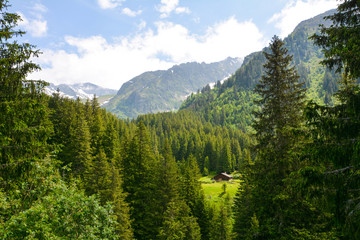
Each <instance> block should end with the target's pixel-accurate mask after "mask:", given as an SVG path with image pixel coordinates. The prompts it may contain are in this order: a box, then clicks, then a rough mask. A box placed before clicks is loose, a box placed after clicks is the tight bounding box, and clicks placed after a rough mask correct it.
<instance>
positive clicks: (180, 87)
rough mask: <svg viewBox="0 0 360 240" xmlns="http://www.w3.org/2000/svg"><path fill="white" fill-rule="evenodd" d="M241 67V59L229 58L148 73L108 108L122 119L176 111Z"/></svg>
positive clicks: (122, 90) (126, 87)
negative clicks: (195, 93) (204, 88)
mask: <svg viewBox="0 0 360 240" xmlns="http://www.w3.org/2000/svg"><path fill="white" fill-rule="evenodd" d="M241 63H242V61H241V60H240V59H238V58H227V59H225V60H224V61H221V62H216V63H210V64H206V63H196V62H192V63H184V64H180V65H175V66H173V67H172V68H170V69H168V70H166V71H153V72H145V73H143V74H141V75H139V76H137V77H135V78H133V79H131V80H130V81H128V82H126V83H125V84H124V85H123V86H122V87H121V88H120V90H119V92H118V93H117V95H116V96H115V97H114V98H112V99H111V100H110V102H109V103H107V104H106V105H104V107H105V108H106V109H107V110H109V111H110V112H112V113H115V114H116V115H117V116H119V117H122V118H126V117H130V118H134V117H137V116H138V115H140V114H146V113H156V112H162V111H172V110H175V109H178V108H179V107H180V105H181V103H182V101H183V100H185V99H186V97H187V96H189V94H191V93H192V92H196V91H197V90H198V89H200V88H202V87H203V86H205V85H206V84H209V83H213V82H216V81H219V80H222V79H224V78H226V77H229V76H230V75H231V74H233V73H234V72H235V71H236V70H237V69H238V68H239V67H240V66H241Z"/></svg>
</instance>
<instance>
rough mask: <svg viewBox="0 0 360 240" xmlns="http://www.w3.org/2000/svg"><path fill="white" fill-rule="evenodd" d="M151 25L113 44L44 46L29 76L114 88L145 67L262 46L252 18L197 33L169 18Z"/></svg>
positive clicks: (97, 40)
mask: <svg viewBox="0 0 360 240" xmlns="http://www.w3.org/2000/svg"><path fill="white" fill-rule="evenodd" d="M155 25H156V28H155V29H154V30H152V29H149V28H147V29H144V30H142V32H139V33H138V34H136V35H131V36H127V37H120V38H118V40H117V41H116V42H113V43H109V42H108V41H107V40H106V39H104V38H103V37H101V36H93V37H90V38H75V37H70V36H68V37H66V38H65V43H66V45H68V46H71V47H73V48H75V49H76V52H75V53H70V52H65V51H63V50H61V51H51V50H44V51H43V52H44V54H43V55H42V56H41V57H40V58H39V59H38V61H39V63H40V65H42V66H43V70H42V71H41V72H38V73H34V74H33V75H34V76H32V78H34V79H43V80H46V81H50V82H54V83H66V82H67V83H74V82H93V83H95V84H98V85H100V86H106V87H110V88H115V89H118V88H119V87H120V86H121V85H122V84H123V83H124V82H126V81H128V80H130V79H131V78H133V77H135V76H137V75H139V74H141V73H143V72H145V71H151V70H158V69H168V68H170V67H171V66H172V65H174V64H179V63H183V62H189V61H198V62H202V61H204V62H214V61H220V60H223V59H225V58H226V57H229V56H232V57H244V56H245V55H247V54H249V53H251V52H254V51H257V50H260V49H261V48H262V47H263V46H264V45H265V42H264V39H263V35H262V34H261V33H260V31H259V30H258V28H257V27H256V26H255V24H254V23H253V22H252V21H246V22H238V21H237V20H236V19H235V17H231V18H229V19H228V20H226V21H223V22H220V23H218V24H216V25H214V26H212V27H209V28H208V30H207V32H206V33H205V34H204V35H201V36H199V35H195V34H192V33H191V32H189V30H188V29H187V28H185V27H184V26H182V25H179V24H174V23H171V22H157V23H156V24H155ZM145 26H146V25H145V23H142V27H145Z"/></svg>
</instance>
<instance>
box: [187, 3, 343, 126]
mask: <svg viewBox="0 0 360 240" xmlns="http://www.w3.org/2000/svg"><path fill="white" fill-rule="evenodd" d="M332 13H334V10H333V11H329V12H326V13H324V14H321V15H319V16H316V17H314V18H312V19H309V20H306V21H303V22H302V23H300V24H299V25H298V26H297V27H296V28H295V30H294V31H293V32H292V33H291V34H290V35H289V36H288V37H286V38H285V39H284V42H285V47H286V48H287V49H288V50H289V54H290V55H293V56H294V58H293V61H292V62H291V65H292V66H295V68H296V70H297V72H298V73H299V75H300V78H299V81H300V82H304V83H305V87H306V88H307V93H306V95H307V98H308V99H313V100H314V101H315V102H317V103H319V104H330V105H332V104H334V98H333V97H332V96H333V94H334V93H335V92H336V90H337V88H338V87H337V84H336V83H337V81H339V79H340V76H339V75H338V74H335V72H334V71H330V70H329V69H327V68H326V67H324V66H322V65H321V64H320V62H321V61H322V60H323V59H324V54H323V53H322V52H321V48H320V47H318V46H315V45H314V44H313V41H312V40H311V39H309V37H310V36H311V35H313V34H314V33H315V32H317V31H319V24H325V26H328V25H329V24H330V22H329V21H325V20H324V19H323V17H324V16H328V15H331V14H332ZM264 51H268V48H265V49H264ZM265 61H266V59H265V57H264V55H263V53H262V52H255V53H252V54H250V55H248V56H247V57H245V59H244V62H243V65H242V66H241V67H240V69H238V70H237V71H236V72H235V74H234V75H233V76H232V77H231V78H229V79H228V80H227V81H225V82H224V83H223V84H220V83H218V84H217V85H216V87H215V88H214V89H210V87H209V86H206V87H204V88H203V89H202V91H201V93H200V94H192V95H191V96H190V97H189V98H188V99H187V100H186V101H185V102H184V103H183V104H182V106H181V109H185V108H188V109H192V110H193V111H196V112H200V113H201V114H203V116H204V117H205V118H206V119H207V120H209V121H211V122H213V123H215V124H225V125H227V126H235V127H239V128H241V129H247V128H248V126H249V125H250V124H251V122H252V120H253V117H252V114H251V112H252V111H254V110H256V108H257V107H256V106H255V105H254V103H253V100H254V99H256V94H254V93H253V89H254V87H255V85H256V84H257V83H258V82H259V80H260V79H261V76H262V74H263V73H264V69H263V64H264V63H265ZM225 118H226V119H227V120H226V122H224V119H225Z"/></svg>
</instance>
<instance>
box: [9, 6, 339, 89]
mask: <svg viewBox="0 0 360 240" xmlns="http://www.w3.org/2000/svg"><path fill="white" fill-rule="evenodd" d="M9 2H10V4H11V5H12V6H11V7H10V8H9V9H8V12H16V13H17V14H19V15H20V16H21V18H22V21H21V22H20V24H19V27H20V29H22V30H25V31H26V34H25V35H24V36H23V37H22V38H21V39H20V41H22V42H29V43H31V44H34V45H36V47H37V49H40V50H41V52H42V54H41V55H40V57H39V58H36V59H34V61H35V62H36V63H38V64H39V65H40V66H41V68H42V70H41V71H39V72H35V73H32V74H31V75H30V76H29V78H31V79H41V80H45V81H47V82H51V83H55V84H60V83H67V84H70V83H82V82H91V83H94V84H97V85H99V86H102V87H107V88H112V89H119V88H120V87H121V85H122V84H123V83H125V82H127V81H129V80H131V79H132V78H133V77H136V76H138V75H140V74H141V73H143V72H146V71H155V70H165V69H168V68H170V67H172V66H173V65H175V64H181V63H185V62H193V61H196V62H206V63H211V62H217V61H221V60H224V59H225V58H227V57H239V58H244V57H245V56H246V55H248V54H250V53H252V52H255V51H260V50H261V49H262V48H264V47H266V46H267V45H268V44H269V42H270V40H271V38H272V37H273V36H274V35H278V36H280V37H281V38H284V37H286V36H287V35H288V34H290V33H291V32H292V31H293V30H294V28H295V27H296V25H297V24H298V23H300V22H301V21H303V20H306V19H309V18H311V17H314V16H316V15H318V14H320V13H323V12H325V11H327V10H330V9H334V8H336V7H337V5H338V3H339V2H337V1H336V0H271V1H270V0H10V1H9Z"/></svg>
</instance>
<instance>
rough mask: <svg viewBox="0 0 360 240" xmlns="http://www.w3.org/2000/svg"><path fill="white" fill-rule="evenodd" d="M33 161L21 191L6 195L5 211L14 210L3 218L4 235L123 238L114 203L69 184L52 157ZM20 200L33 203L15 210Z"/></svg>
mask: <svg viewBox="0 0 360 240" xmlns="http://www.w3.org/2000/svg"><path fill="white" fill-rule="evenodd" d="M31 165H33V168H32V170H31V172H30V173H29V177H31V178H29V181H28V182H24V183H23V184H24V186H23V187H22V189H21V190H20V191H21V192H20V193H18V194H15V195H12V194H6V195H2V198H1V200H0V206H1V207H2V211H3V212H2V213H6V212H8V211H10V212H11V213H12V214H11V215H10V216H9V218H8V219H3V218H0V222H1V225H0V238H1V239H19V240H20V239H119V238H118V235H117V234H116V232H115V219H116V218H115V216H114V213H113V211H112V207H111V205H106V206H101V204H100V202H99V201H98V200H97V199H96V198H95V196H92V197H88V196H86V195H85V194H84V193H83V192H82V191H80V190H78V189H76V188H75V187H74V186H70V187H68V186H67V185H66V184H65V182H64V181H62V180H61V178H60V175H59V174H58V172H57V171H56V170H55V169H54V163H53V162H51V160H50V159H44V160H43V161H41V162H40V161H37V162H32V163H31ZM5 196H6V197H5ZM19 202H22V203H23V204H24V203H27V204H29V205H28V206H27V208H25V209H22V211H21V212H14V211H13V210H14V209H11V207H10V206H14V205H17V204H18V203H19ZM30 203H31V205H30ZM4 220H5V221H4ZM121 239H123V238H121Z"/></svg>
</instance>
